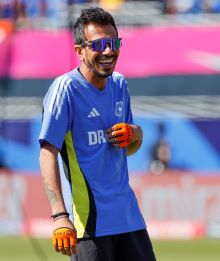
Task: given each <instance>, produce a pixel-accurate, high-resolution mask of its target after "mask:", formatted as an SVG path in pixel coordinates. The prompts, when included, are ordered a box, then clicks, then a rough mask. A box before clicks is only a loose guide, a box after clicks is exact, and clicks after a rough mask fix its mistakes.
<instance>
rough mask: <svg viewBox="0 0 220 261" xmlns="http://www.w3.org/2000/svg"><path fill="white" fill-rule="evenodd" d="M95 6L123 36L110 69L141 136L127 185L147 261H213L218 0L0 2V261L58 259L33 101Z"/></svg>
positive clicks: (218, 172) (218, 176)
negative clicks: (142, 222) (145, 239)
mask: <svg viewBox="0 0 220 261" xmlns="http://www.w3.org/2000/svg"><path fill="white" fill-rule="evenodd" d="M97 5H99V6H101V7H103V8H105V9H107V10H109V11H110V12H111V13H112V14H113V15H114V17H115V19H116V23H117V25H118V27H119V32H120V36H121V37H122V38H123V45H122V49H121V55H120V58H119V61H118V65H117V70H118V71H119V72H121V73H122V74H124V75H125V76H126V77H127V80H128V85H129V90H130V94H131V102H132V107H133V112H134V119H135V122H136V123H137V124H139V125H140V126H141V127H142V128H143V130H144V141H143V145H142V147H141V149H140V151H139V152H138V153H137V154H136V155H134V156H131V157H130V158H129V171H130V181H131V184H132V186H133V188H134V189H135V191H136V194H137V196H138V199H139V203H140V206H141V208H142V211H143V215H144V217H145V219H146V220H147V223H148V229H149V232H150V234H151V237H152V238H153V239H154V245H155V250H156V253H157V256H158V260H161V261H168V260H169V261H176V260H178V261H181V260H189V261H191V260H200V261H203V260H207V259H208V260H212V261H217V260H219V256H220V139H219V135H220V0H187V1H186V0H172V1H171V0H170V1H169V0H167V1H165V0H161V1H123V0H106V1H102V0H100V1H73V0H72V1H67V0H66V1H64V0H63V1H61V0H53V1H49V0H38V1H34V0H23V1H22V0H20V1H19V0H0V259H1V260H12V259H13V260H24V261H25V260H52V259H53V260H60V259H61V257H55V256H54V255H53V253H52V251H51V249H50V246H49V241H48V238H49V236H50V232H51V231H50V229H51V226H50V220H49V216H50V209H49V206H48V203H47V199H46V197H45V194H44V191H43V188H42V184H41V180H40V173H39V165H38V155H39V145H38V142H37V137H38V134H39V131H40V127H41V105H42V99H43V97H44V95H45V93H46V91H47V89H48V87H49V85H50V84H51V83H52V81H53V79H54V77H56V76H58V75H60V74H62V73H64V72H66V71H69V70H71V69H72V68H73V67H75V66H77V65H78V64H79V61H78V59H77V58H76V56H75V54H74V51H73V38H72V32H71V30H70V29H71V25H72V23H73V22H74V21H75V19H76V17H77V16H78V15H79V13H80V10H81V9H82V8H84V7H88V6H97ZM42 237H43V238H45V239H41V240H38V239H37V240H36V238H42ZM9 242H10V243H9ZM22 248H23V249H24V251H21V249H22ZM49 256H50V257H49ZM50 258H51V259H50ZM56 258H57V259H56Z"/></svg>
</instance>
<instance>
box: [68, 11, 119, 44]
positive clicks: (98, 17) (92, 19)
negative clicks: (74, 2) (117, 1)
mask: <svg viewBox="0 0 220 261" xmlns="http://www.w3.org/2000/svg"><path fill="white" fill-rule="evenodd" d="M89 23H95V24H99V25H109V24H111V25H112V26H113V27H114V28H115V30H116V33H117V35H118V30H117V27H116V25H115V20H114V18H113V16H112V15H111V14H110V13H108V12H106V11H105V10H103V9H102V8H99V7H92V8H86V9H83V10H82V12H81V15H80V16H79V18H78V19H77V20H76V22H75V24H74V25H73V30H74V42H75V44H82V43H83V42H84V41H85V40H86V39H85V33H84V28H85V25H87V24H89Z"/></svg>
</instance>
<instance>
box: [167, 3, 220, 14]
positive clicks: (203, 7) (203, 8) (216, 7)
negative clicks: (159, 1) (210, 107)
mask: <svg viewBox="0 0 220 261" xmlns="http://www.w3.org/2000/svg"><path fill="white" fill-rule="evenodd" d="M164 2H166V3H165V5H164V6H165V13H168V14H184V13H185V14H201V13H220V0H166V1H164Z"/></svg>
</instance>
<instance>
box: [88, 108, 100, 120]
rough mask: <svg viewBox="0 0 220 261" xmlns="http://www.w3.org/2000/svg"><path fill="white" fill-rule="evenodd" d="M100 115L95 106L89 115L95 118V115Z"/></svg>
mask: <svg viewBox="0 0 220 261" xmlns="http://www.w3.org/2000/svg"><path fill="white" fill-rule="evenodd" d="M98 116H100V114H99V113H98V111H97V110H96V108H94V107H93V108H92V110H91V111H90V113H89V115H88V118H93V117H98Z"/></svg>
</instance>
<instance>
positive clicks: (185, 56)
mask: <svg viewBox="0 0 220 261" xmlns="http://www.w3.org/2000/svg"><path fill="white" fill-rule="evenodd" d="M119 35H120V36H121V37H122V38H123V43H122V48H121V54H120V57H119V60H118V64H117V67H116V70H117V71H119V72H121V73H123V74H124V75H125V76H127V77H145V76H150V75H175V74H216V73H219V72H220V66H219V64H220V59H219V57H220V56H219V55H220V27H209V28H208V27H190V28H187V27H172V28H171V27H158V28H154V27H145V28H135V29H131V28H130V29H129V28H128V29H120V33H119ZM5 44H6V43H0V57H3V58H1V64H0V75H3V73H5V72H6V71H7V70H8V68H5V67H4V66H5V64H6V65H7V62H6V63H5V62H4V60H5V59H6V58H5V57H6V56H7V57H8V61H10V66H9V75H10V76H11V77H13V78H18V79H20V78H51V77H55V76H58V75H60V74H62V73H64V72H67V71H69V70H71V69H72V68H74V67H75V66H78V65H79V59H78V58H77V57H76V54H75V51H74V48H73V39H72V33H71V32H68V31H57V32H45V31H42V32H39V31H33V32H17V33H16V34H14V36H13V41H12V46H11V54H8V53H7V52H8V51H7V50H8V48H9V47H8V45H6V46H5ZM5 48H6V49H5Z"/></svg>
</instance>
